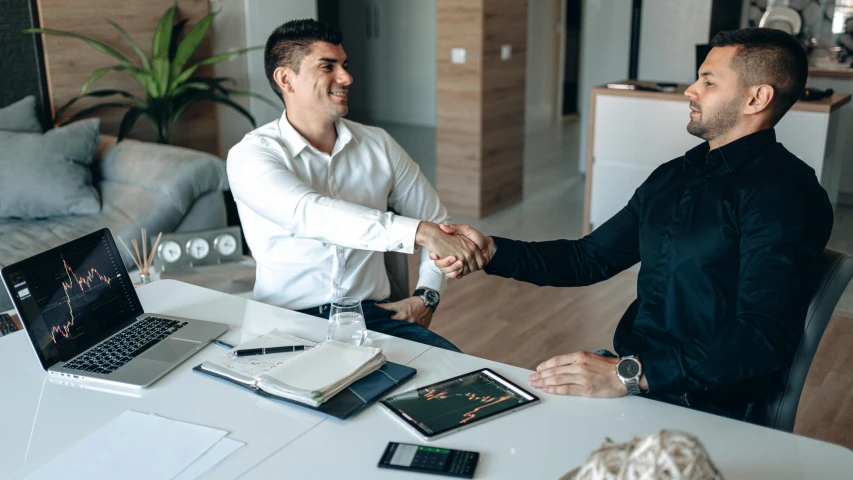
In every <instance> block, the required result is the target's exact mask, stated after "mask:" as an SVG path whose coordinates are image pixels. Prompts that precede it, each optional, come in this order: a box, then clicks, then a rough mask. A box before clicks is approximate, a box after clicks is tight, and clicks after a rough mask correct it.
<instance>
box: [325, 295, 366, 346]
mask: <svg viewBox="0 0 853 480" xmlns="http://www.w3.org/2000/svg"><path fill="white" fill-rule="evenodd" d="M365 338H367V325H365V323H364V312H363V311H362V309H361V300H359V299H357V298H355V297H341V298H336V299H335V300H334V301H333V302H332V308H331V309H330V310H329V330H328V333H326V339H327V340H337V341H338V342H344V343H350V344H353V345H357V346H360V345H361V344H362V343H364V339H365Z"/></svg>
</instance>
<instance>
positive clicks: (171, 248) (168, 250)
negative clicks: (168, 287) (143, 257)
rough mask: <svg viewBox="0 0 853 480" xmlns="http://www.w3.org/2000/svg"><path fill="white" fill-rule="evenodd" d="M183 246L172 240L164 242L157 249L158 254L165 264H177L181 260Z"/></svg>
mask: <svg viewBox="0 0 853 480" xmlns="http://www.w3.org/2000/svg"><path fill="white" fill-rule="evenodd" d="M181 253H182V252H181V246H180V245H178V242H173V241H171V240H169V241H166V242H163V243H161V244H160V246H159V247H157V254H158V255H160V258H162V259H163V261H164V262H168V263H175V262H177V261H178V260H179V259H180V258H181Z"/></svg>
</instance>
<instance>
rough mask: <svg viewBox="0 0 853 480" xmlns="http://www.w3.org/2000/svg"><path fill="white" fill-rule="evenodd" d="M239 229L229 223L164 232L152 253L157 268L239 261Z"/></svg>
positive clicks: (240, 246)
mask: <svg viewBox="0 0 853 480" xmlns="http://www.w3.org/2000/svg"><path fill="white" fill-rule="evenodd" d="M241 232H242V231H241V230H240V227H239V226H233V227H226V228H216V229H212V230H199V231H195V232H176V233H171V234H166V235H164V236H163V243H161V244H160V246H159V248H157V252H156V253H157V254H156V256H155V260H156V261H157V266H158V267H159V268H158V269H157V271H159V272H172V271H176V270H185V269H188V268H193V267H198V266H202V265H216V264H220V263H227V262H239V261H241V260H242V259H243V241H242V238H241ZM153 253H154V252H153V251H152V254H153Z"/></svg>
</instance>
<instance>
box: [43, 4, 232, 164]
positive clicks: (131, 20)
mask: <svg viewBox="0 0 853 480" xmlns="http://www.w3.org/2000/svg"><path fill="white" fill-rule="evenodd" d="M172 3H173V0H145V1H142V0H126V1H122V2H116V1H111V0H74V1H68V0H38V6H39V17H40V20H41V26H42V27H44V28H52V29H56V30H65V31H70V32H74V33H79V34H81V35H86V36H88V37H91V38H93V39H95V40H98V41H101V42H103V43H105V44H107V45H109V46H111V47H113V48H115V49H116V50H118V51H119V52H121V53H122V54H124V55H126V56H127V57H128V58H130V59H131V60H132V61H134V62H136V63H137V64H138V60H135V59H136V58H137V57H136V55H135V54H134V53H133V50H131V48H130V47H129V45H128V43H127V41H126V40H125V39H124V37H122V36H121V34H120V33H119V32H118V31H117V30H116V29H115V28H113V27H112V26H111V25H110V24H108V23H107V20H108V19H109V20H112V21H114V22H116V23H118V24H119V25H121V26H122V27H123V28H124V29H125V30H126V31H127V32H128V33H129V34H130V35H131V36H132V37H133V38H134V39H135V40H136V43H138V44H139V45H140V47H141V48H142V49H143V50H144V51H145V53H146V54H150V53H151V41H152V39H153V37H154V30H155V29H156V27H157V23H158V21H159V20H160V16H161V15H162V14H163V12H164V11H166V9H167V8H168V7H169V6H170V5H172ZM209 11H210V4H209V2H208V0H181V1H179V2H178V12H177V15H176V17H177V19H179V20H180V19H185V18H186V19H188V20H189V21H188V23H187V26H186V27H185V28H184V33H186V32H187V31H188V30H189V29H190V28H191V27H192V26H193V25H194V24H195V23H196V22H197V21H198V20H200V19H201V18H202V17H204V16H205V15H207V13H209ZM211 34H212V33H208V38H207V39H206V40H205V42H204V43H203V44H202V45H201V46H200V47H199V49H198V51H197V52H196V56H195V58H197V59H200V58H204V57H207V56H209V55H210V54H211V53H212V52H211V48H210V35H211ZM44 54H45V68H46V71H47V82H48V90H49V96H50V103H51V111H52V112H55V110H56V109H57V108H59V107H60V106H62V105H63V104H65V102H67V101H68V100H70V99H71V98H73V97H75V96H76V95H77V94H78V93H79V91H80V87H81V86H82V84H83V82H84V81H85V80H86V79H87V78H88V77H89V76H90V75H91V74H92V72H94V71H95V70H96V69H98V68H101V67H106V66H110V65H117V64H118V63H119V62H118V60H116V59H114V58H113V57H110V56H108V55H104V54H101V53H99V52H97V51H95V50H93V49H92V48H91V47H89V46H88V45H86V44H85V43H83V42H82V41H80V40H76V39H73V38H66V37H58V36H53V35H45V36H44ZM191 63H192V60H191V61H190V64H191ZM199 72H200V73H201V74H204V75H211V73H212V69H211V68H208V69H207V70H206V71H202V70H201V69H200V70H199ZM94 89H122V90H127V91H129V92H131V93H133V94H136V95H143V94H144V91H143V89H142V87H141V86H140V85H139V84H137V83H136V81H134V80H133V79H132V77H130V76H129V75H127V74H126V73H122V72H110V73H109V74H107V75H106V76H104V77H103V78H101V79H100V80H98V81H97V82H96V83H95V84H94V85H93V86H92V88H91V89H90V90H94ZM116 98H117V99H121V97H116ZM103 100H104V99H88V98H87V99H83V100H80V101H79V102H77V103H76V104H75V105H74V106H73V107H72V108H70V109H69V110H68V113H69V114H73V113H75V112H78V111H80V110H81V109H83V108H86V107H87V106H91V105H94V104H96V103H99V102H100V101H103ZM124 111H125V110H119V109H115V110H102V111H100V112H97V113H96V114H95V115H96V116H98V117H100V118H101V133H104V134H110V135H116V134H117V133H118V126H119V124H120V122H121V118H122V116H123V115H124ZM130 136H131V137H132V138H136V139H140V140H148V141H152V140H153V139H154V130H153V129H152V128H151V127H150V126H149V124H148V122H147V120H146V119H144V118H140V119H139V121H138V122H137V126H136V128H134V130H133V131H132V132H131V135H130ZM171 143H172V144H175V145H181V146H185V147H189V148H194V149H197V150H203V151H207V152H211V153H214V154H217V153H218V149H219V126H218V121H217V117H216V108H215V105H214V104H212V103H201V104H198V105H196V106H195V107H193V108H191V109H190V110H188V111H187V113H185V114H184V116H183V117H182V118H181V120H180V121H179V123H178V124H177V125H176V126H175V128H174V130H173V133H172V139H171Z"/></svg>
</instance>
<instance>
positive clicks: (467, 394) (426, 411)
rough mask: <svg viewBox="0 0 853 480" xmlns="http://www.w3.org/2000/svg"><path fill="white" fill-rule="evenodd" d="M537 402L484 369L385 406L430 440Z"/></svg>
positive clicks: (392, 399)
mask: <svg viewBox="0 0 853 480" xmlns="http://www.w3.org/2000/svg"><path fill="white" fill-rule="evenodd" d="M538 400H539V399H538V398H537V397H535V396H533V395H531V394H529V393H527V392H526V391H524V390H523V389H522V388H521V387H519V386H518V385H515V384H514V383H512V382H510V381H509V380H507V379H505V378H503V377H501V376H500V375H498V374H497V373H495V372H493V371H491V370H489V369H483V370H478V371H476V372H471V373H467V374H465V375H461V376H458V377H455V378H451V379H449V380H445V381H443V382H440V383H435V384H432V385H427V386H425V387H421V388H419V389H417V390H411V391H409V392H404V393H400V394H397V395H394V396H392V397H389V398H387V399H385V400H384V401H383V402H382V403H384V404H385V405H386V406H388V407H389V408H390V409H391V411H392V412H394V413H395V414H397V416H399V417H400V418H402V419H403V420H405V421H406V422H407V423H409V424H411V425H412V426H414V427H415V428H417V429H418V430H419V431H420V432H421V433H423V434H424V435H426V436H427V437H431V436H434V435H438V434H441V433H444V432H447V431H449V430H452V429H454V428H459V427H464V426H466V425H470V424H472V423H476V422H478V421H481V420H484V419H486V418H489V417H492V416H495V415H498V414H501V413H504V412H506V411H509V410H512V409H515V408H518V407H521V406H524V405H527V404H529V403H532V402H535V401H538Z"/></svg>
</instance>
